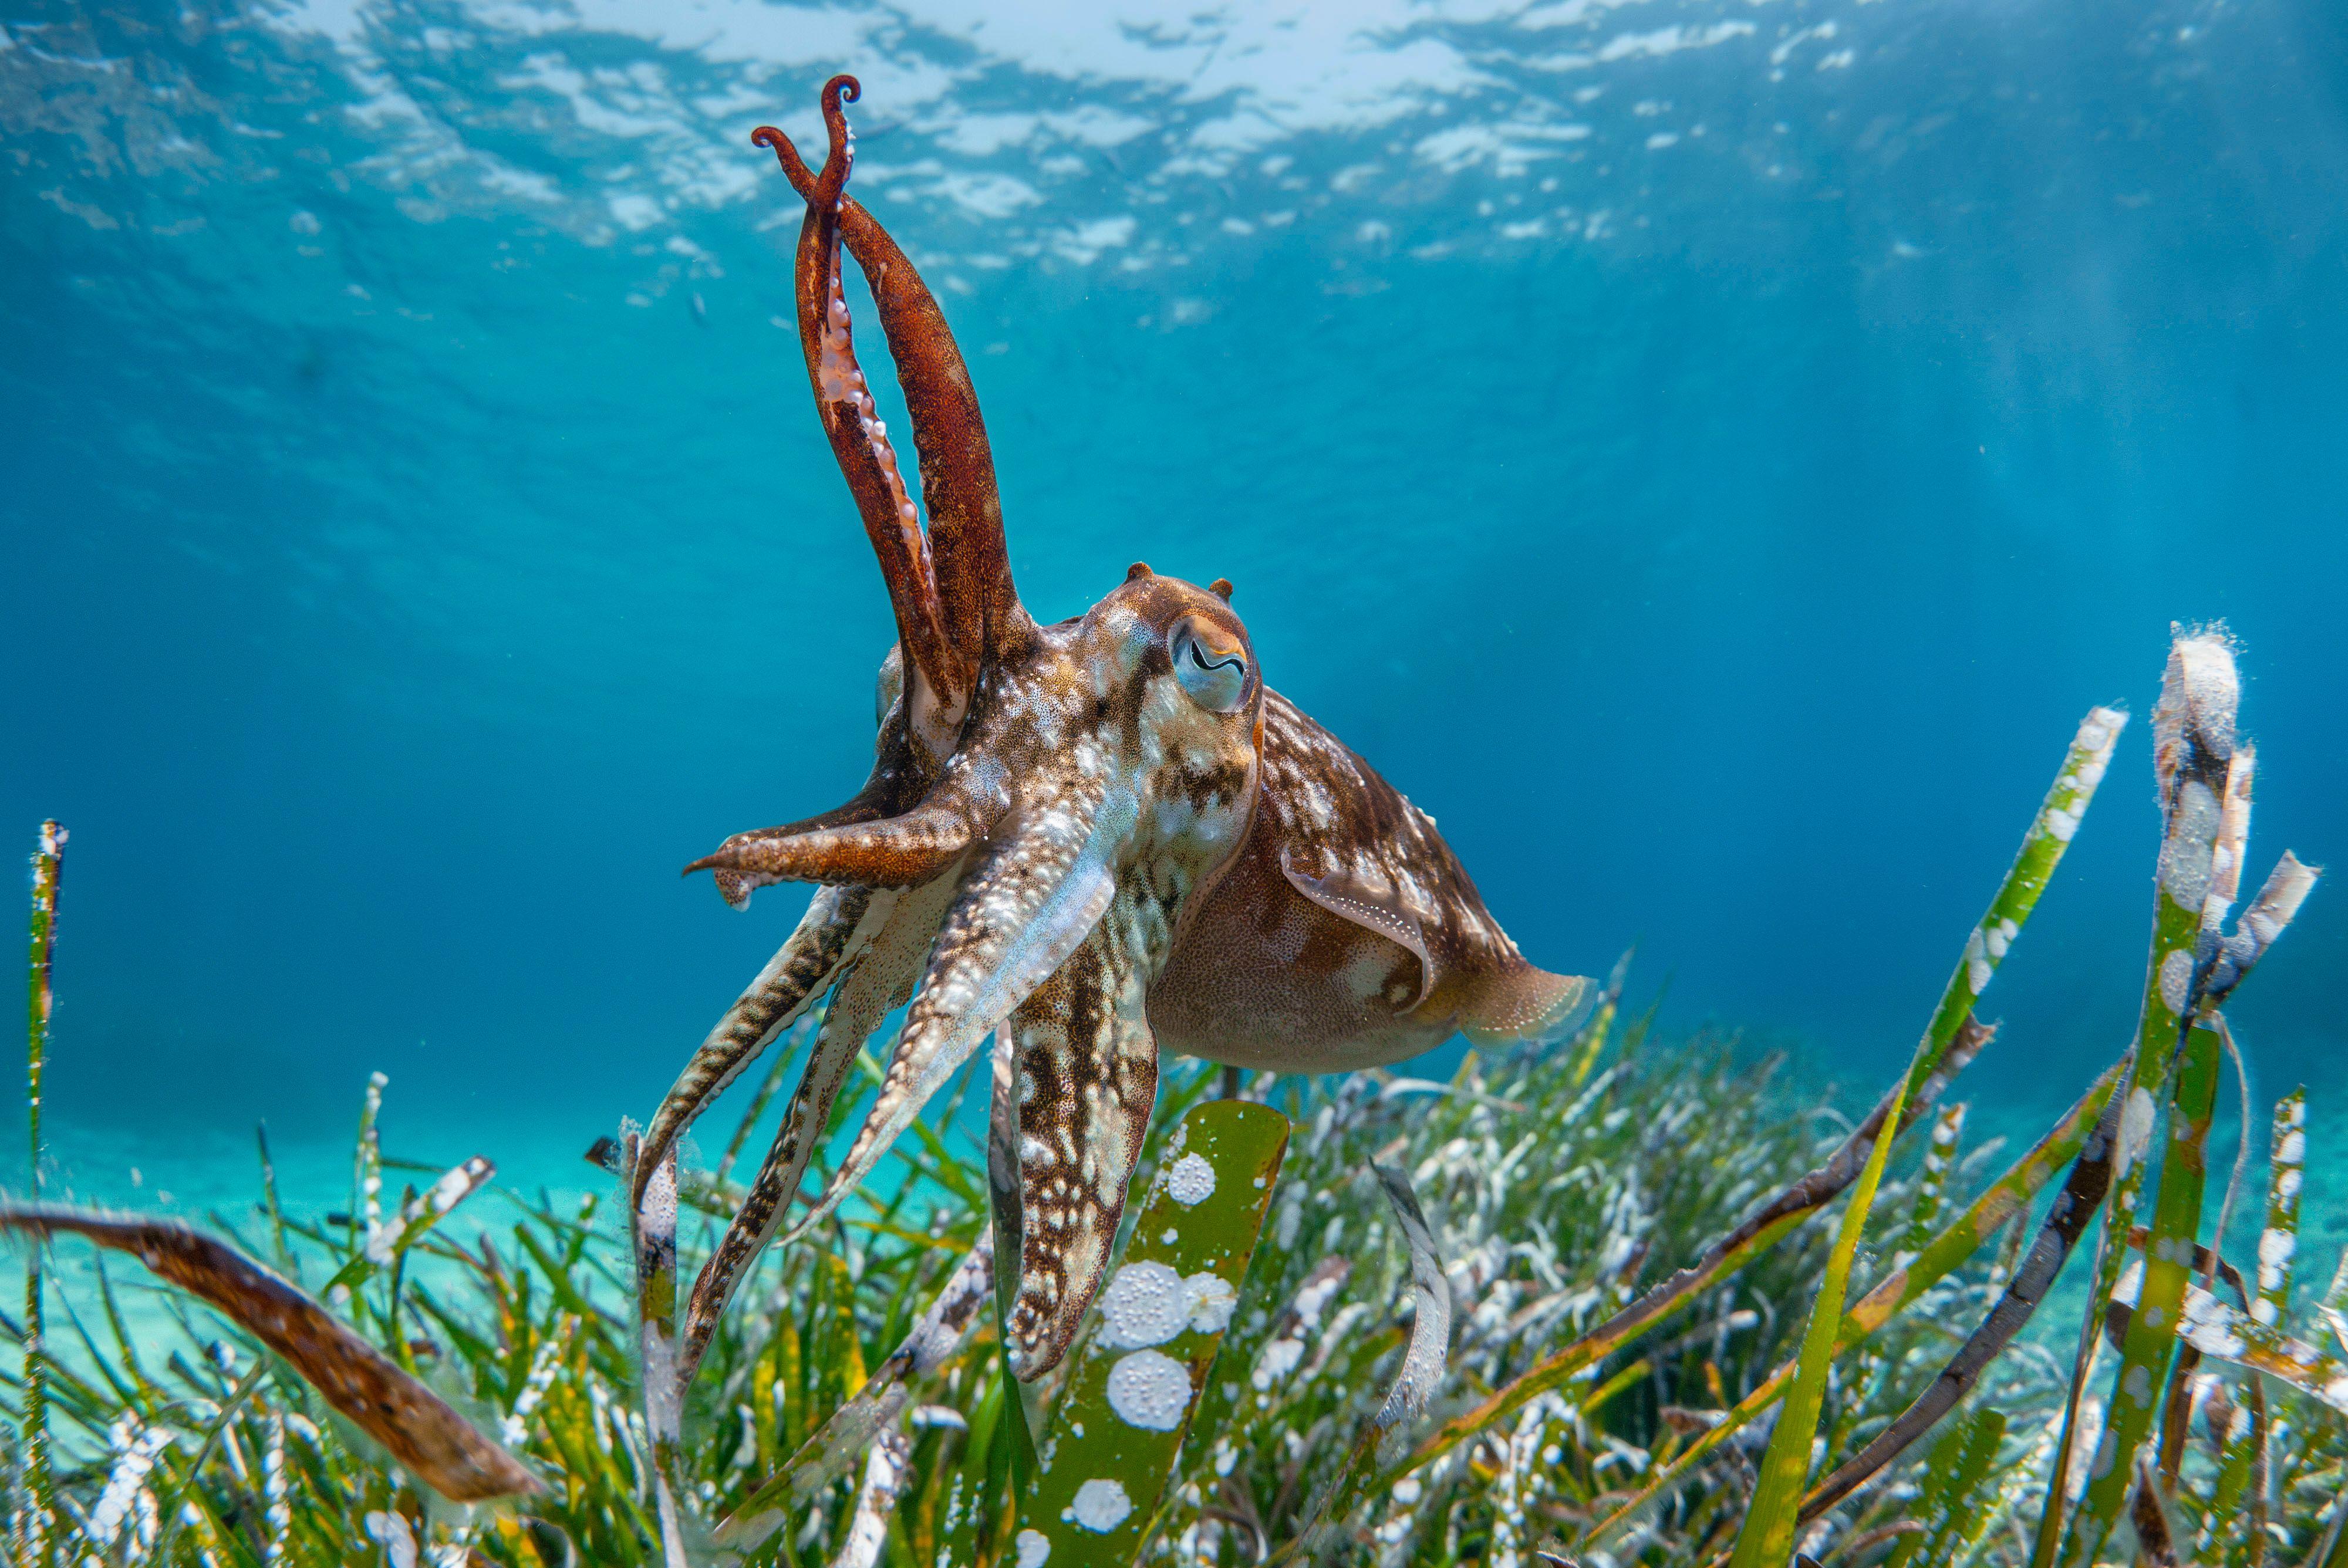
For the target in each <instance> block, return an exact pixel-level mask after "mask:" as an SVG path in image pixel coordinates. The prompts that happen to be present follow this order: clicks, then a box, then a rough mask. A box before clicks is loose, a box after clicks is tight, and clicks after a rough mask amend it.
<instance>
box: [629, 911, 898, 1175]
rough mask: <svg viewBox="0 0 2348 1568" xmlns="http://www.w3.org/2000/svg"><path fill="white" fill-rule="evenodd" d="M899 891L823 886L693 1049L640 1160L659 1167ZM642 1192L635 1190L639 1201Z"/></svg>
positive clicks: (845, 961) (847, 961) (830, 977)
mask: <svg viewBox="0 0 2348 1568" xmlns="http://www.w3.org/2000/svg"><path fill="white" fill-rule="evenodd" d="M897 897H898V895H897V894H895V893H893V892H880V893H876V892H874V891H873V890H872V889H871V888H869V887H819V888H818V889H817V890H816V895H815V897H813V898H812V899H810V900H809V901H808V907H807V913H806V914H805V915H803V916H801V917H800V918H799V923H798V926H797V927H794V928H793V929H792V931H791V934H790V936H789V937H788V938H787V939H786V940H785V941H784V943H783V945H782V947H781V948H780V949H779V950H778V951H777V952H776V954H775V956H774V957H773V958H771V959H769V960H768V961H767V967H766V968H764V969H762V970H760V971H759V974H758V978H757V979H755V980H753V981H751V982H750V985H749V987H748V989H745V990H744V991H743V993H742V994H741V995H740V996H739V997H737V998H736V999H735V1002H734V1005H733V1006H732V1007H730V1008H728V1009H726V1016H725V1017H724V1018H722V1019H719V1020H717V1027H716V1028H715V1029H713V1030H710V1031H709V1038H708V1039H706V1040H703V1041H702V1043H701V1049H700V1050H696V1051H695V1052H694V1053H693V1059H692V1060H691V1061H688V1062H686V1063H685V1071H683V1072H682V1073H680V1074H678V1075H677V1080H676V1082H675V1085H674V1086H673V1087H671V1088H670V1090H669V1091H668V1094H667V1096H666V1097H665V1098H664V1099H663V1100H662V1101H661V1104H660V1109H659V1110H658V1111H656V1112H654V1113H653V1120H652V1125H651V1126H649V1127H647V1128H645V1129H644V1144H643V1153H644V1155H646V1156H649V1157H644V1158H639V1159H638V1161H637V1162H636V1163H637V1168H638V1169H639V1170H640V1171H642V1172H644V1173H646V1174H645V1176H644V1178H643V1179H644V1181H649V1180H650V1179H651V1178H650V1174H649V1173H651V1172H652V1171H654V1169H656V1168H658V1166H659V1164H660V1163H661V1161H662V1159H663V1158H664V1156H666V1154H667V1153H668V1151H669V1146H670V1145H671V1144H673V1143H675V1142H676V1140H677V1139H678V1137H679V1136H681V1135H682V1134H683V1133H684V1132H685V1129H686V1128H687V1127H690V1126H691V1125H692V1124H693V1122H694V1120H695V1118H696V1117H698V1116H699V1115H700V1114H701V1113H702V1112H703V1111H704V1110H705V1109H707V1107H708V1106H709V1104H710V1102H712V1101H714V1100H716V1098H717V1097H718V1096H719V1095H720V1094H723V1093H724V1092H725V1091H726V1086H727V1085H728V1084H730V1083H732V1082H733V1081H734V1080H735V1079H736V1078H738V1077H740V1076H741V1073H742V1070H743V1069H744V1068H746V1067H747V1066H749V1065H750V1063H751V1062H753V1061H757V1059H758V1057H759V1055H760V1054H761V1053H763V1052H764V1051H765V1050H766V1049H767V1045H768V1044H770V1043H771V1042H772V1041H773V1040H774V1039H775V1037H776V1036H777V1035H778V1034H780V1033H781V1032H782V1031H783V1030H787V1029H788V1028H790V1026H791V1025H793V1024H795V1023H797V1022H798V1020H800V1019H801V1018H802V1017H804V1016H805V1015H806V1013H807V1010H808V1008H810V1007H812V1006H813V1005H814V1004H815V1002H816V1000H817V999H819V998H820V997H821V996H822V995H823V994H824V992H825V991H826V990H828V989H830V987H831V986H832V984H833V982H834V981H835V980H836V979H838V977H839V974H840V973H841V971H842V970H843V969H845V968H849V967H850V966H852V965H853V964H854V962H855V959H856V955H857V953H858V952H859V951H860V949H861V948H863V947H864V945H865V944H866V943H867V942H868V941H870V939H871V938H872V936H873V934H874V933H875V932H877V931H878V930H880V928H881V927H882V925H883V924H884V923H885V922H886V921H887V919H888V917H889V915H890V912H891V909H892V908H893V907H895V905H896V901H897ZM642 1197H643V1194H642V1193H641V1192H639V1193H637V1194H636V1198H637V1201H639V1202H641V1201H642Z"/></svg>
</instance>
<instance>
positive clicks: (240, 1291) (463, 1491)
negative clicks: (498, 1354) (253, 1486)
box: [0, 1206, 545, 1502]
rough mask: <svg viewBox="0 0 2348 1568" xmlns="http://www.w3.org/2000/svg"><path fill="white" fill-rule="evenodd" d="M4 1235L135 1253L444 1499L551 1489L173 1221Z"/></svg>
mask: <svg viewBox="0 0 2348 1568" xmlns="http://www.w3.org/2000/svg"><path fill="white" fill-rule="evenodd" d="M0 1230H10V1231H17V1232H21V1233H23V1234H26V1235H36V1236H50V1235H79V1236H84V1237H87V1238H88V1239H89V1240H91V1241H93V1242H96V1243H98V1245H100V1246H109V1247H113V1248H115V1249H117V1250H118V1251H121V1252H127V1253H129V1254H130V1255H133V1256H134V1257H137V1258H138V1259H139V1261H140V1262H141V1263H144V1264H145V1265H146V1266H148V1267H149V1268H150V1269H152V1270H153V1271H154V1272H155V1273H157V1274H159V1275H160V1276H162V1277H163V1278H165V1279H167V1280H169V1281H170V1282H171V1283H172V1284H173V1285H176V1286H180V1288H181V1289H182V1290H185V1291H187V1292H189V1293H190V1294H191V1295H194V1296H201V1297H202V1298H203V1299H204V1300H206V1301H208V1302H211V1304H212V1305H213V1306H214V1307H218V1308H220V1310H221V1311H222V1312H224V1313H226V1314H227V1315H228V1316H229V1317H232V1318H234V1319H235V1320H236V1321H237V1322H238V1323H240V1324H242V1325H243V1326H244V1327H245V1328H246V1329H247V1330H249V1331H250V1332H251V1333H252V1336H253V1337H255V1338H257V1339H259V1340H261V1341H262V1343H263V1344H265V1345H267V1346H268V1347H269V1348H271V1349H273V1350H274V1351H276V1352H277V1353H278V1354H279V1355H280V1356H283V1358H285V1359H286V1361H287V1362H288V1363H289V1364H290V1365H292V1367H293V1369H294V1370H295V1371H297V1372H299V1373H301V1374H302V1376H303V1377H304V1378H306V1379H308V1380H309V1382H310V1384H311V1385H312V1386H313V1387H314V1388H315V1389H317V1390H318V1392H319V1394H320V1395H321V1396H322V1397H323V1398H324V1399H325V1401H326V1403H328V1404H329V1405H332V1406H333V1407H334V1408H335V1409H336V1410H339V1411H340V1412H342V1414H344V1415H345V1416H346V1417H348V1418H349V1419H351V1420H353V1421H354V1422H355V1423H357V1425H358V1426H359V1427H360V1428H361V1429H362V1430H365V1431H366V1433H367V1435H368V1436H370V1437H372V1438H374V1439H375V1440H376V1441H377V1442H379V1443H381V1444H383V1446H384V1447H385V1448H386V1449H388V1450H391V1452H392V1454H393V1456H394V1457H396V1459H397V1460H399V1461H400V1462H401V1463H402V1464H404V1465H406V1466H407V1468H408V1469H410V1470H411V1471H415V1472H416V1474H417V1477H418V1478H419V1479H420V1480H422V1481H424V1482H425V1484H427V1486H430V1487H431V1488H432V1489H433V1490H434V1491H438V1492H439V1493H440V1494H441V1495H442V1496H444V1497H448V1498H452V1499H455V1500H456V1501H460V1502H469V1501H478V1500H480V1499H483V1498H490V1497H502V1496H506V1495H509V1494H511V1493H515V1492H535V1491H544V1490H545V1489H544V1487H542V1486H541V1484H540V1482H539V1481H538V1478H537V1477H535V1476H533V1475H531V1474H530V1472H529V1471H526V1470H524V1469H523V1468H522V1467H521V1465H520V1463H519V1462H518V1461H517V1460H515V1459H514V1457H513V1456H512V1455H511V1454H510V1453H508V1452H506V1450H503V1449H501V1448H499V1446H498V1445H497V1444H495V1443H493V1442H491V1441H490V1440H489V1439H487V1438H485V1437H483V1436H482V1435H481V1434H480V1433H479V1431H476V1430H474V1429H473V1426H472V1423H470V1422H469V1421H468V1420H466V1419H465V1418H464V1417H462V1416H460V1415H458V1413H457V1412H456V1411H455V1410H454V1409H450V1408H449V1406H448V1403H447V1402H446V1401H445V1400H443V1399H441V1398H440V1396H438V1394H435V1393H434V1392H433V1391H432V1390H431V1389H427V1388H426V1387H425V1386H424V1385H423V1384H422V1383H420V1382H418V1381H417V1379H416V1378H413V1377H410V1376H409V1375H408V1374H407V1373H406V1372H404V1371H402V1370H401V1369H400V1368H398V1367H396V1366H395V1365H394V1364H393V1363H392V1361H391V1359H390V1358H388V1357H386V1356H385V1355H384V1354H383V1352H381V1351H380V1350H377V1349H376V1348H375V1347H374V1346H372V1345H369V1344H368V1343H367V1342H366V1340H364V1339H362V1338H360V1337H358V1336H357V1335H355V1334H354V1333H352V1332H351V1330H350V1329H349V1328H347V1327H345V1326H344V1325H343V1323H342V1321H341V1320H340V1319H338V1318H336V1317H335V1316H334V1315H333V1314H331V1313H329V1312H328V1311H326V1309H325V1308H324V1307H320V1306H319V1305H318V1304H317V1303H316V1302H314V1301H313V1300H311V1299H310V1297H309V1296H305V1295H304V1294H303V1293H302V1292H301V1291H299V1290H296V1289H295V1288H294V1287H293V1286H291V1285H288V1284H286V1283H285V1281H283V1279H280V1278H279V1277H278V1276H276V1275H274V1274H272V1273H271V1272H269V1270H267V1269H265V1268H263V1267H262V1266H260V1265H259V1264H256V1263H254V1262H252V1260H251V1259H250V1258H247V1257H245V1256H244V1255H242V1254H241V1253H239V1252H238V1251H236V1250H235V1249H234V1248H233V1247H231V1246H228V1245H225V1244H223V1243H221V1242H217V1241H214V1240H213V1239H211V1237H210V1236H206V1235H199V1234H198V1233H197V1232H195V1231H192V1230H190V1229H188V1228H187V1227H186V1226H184V1225H175V1224H171V1223H169V1222H166V1221H161V1220H142V1219H137V1218H131V1217H126V1216H118V1215H111V1214H88V1213H85V1212H83V1211H81V1210H78V1209H67V1208H54V1207H47V1206H38V1207H29V1208H5V1209H0Z"/></svg>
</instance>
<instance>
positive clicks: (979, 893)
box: [784, 785, 1116, 1242]
mask: <svg viewBox="0 0 2348 1568" xmlns="http://www.w3.org/2000/svg"><path fill="white" fill-rule="evenodd" d="M1100 804H1101V798H1100V794H1099V791H1098V786H1097V785H1088V786H1086V787H1084V788H1080V789H1078V790H1076V791H1072V792H1071V793H1069V794H1066V795H1065V796H1064V797H1063V798H1062V799H1060V800H1059V801H1057V802H1056V803H1055V804H1054V805H1053V806H1052V807H1051V808H1050V809H1048V810H1042V809H1039V810H1036V811H1034V812H1031V813H1030V814H1029V815H1027V816H1026V817H1025V819H1023V820H1022V821H1021V822H1019V823H1018V824H1017V825H1015V826H1014V828H1013V830H1012V831H1011V832H1009V833H1007V834H1005V835H1003V836H1002V837H1000V838H999V839H997V840H996V841H995V842H994V843H993V844H991V845H988V847H987V849H986V852H985V857H984V858H983V859H982V860H981V861H980V862H979V864H978V866H977V869H975V870H974V871H973V872H972V873H971V875H970V876H969V877H968V878H967V879H966V880H965V881H964V882H963V886H962V888H961V890H960V891H959V892H957V893H956V894H955V896H954V901H953V907H952V908H951V909H950V910H949V911H948V912H947V914H946V918H945V924H944V927H943V928H942V930H940V931H939V933H938V940H937V946H936V948H934V949H933V950H932V952H931V954H930V962H929V968H928V971H927V972H926V973H925V974H924V975H923V976H922V986H921V989H920V990H919V991H918V992H916V993H915V994H914V997H913V1004H912V1006H911V1008H909V1009H906V1012H905V1027H904V1029H903V1030H902V1031H901V1033H900V1034H899V1035H898V1037H897V1050H896V1052H895V1054H894V1055H892V1056H891V1058H890V1061H889V1071H888V1073H887V1076H886V1077H885V1078H884V1079H883V1080H882V1081H881V1084H880V1093H879V1094H878V1095H877V1096H876V1097H875V1098H874V1100H873V1102H872V1108H871V1110H870V1111H869V1112H866V1114H865V1118H864V1125H863V1126H862V1127H861V1128H860V1129H859V1130H858V1132H857V1134H856V1140H855V1142H854V1143H852V1144H850V1147H849V1151H848V1156H847V1158H846V1159H844V1160H843V1161H841V1162H840V1167H839V1171H838V1172H836V1173H834V1174H833V1176H832V1179H831V1183H830V1184H829V1186H828V1187H826V1188H825V1189H824V1193H823V1195H822V1197H821V1198H819V1199H818V1200H817V1202H816V1203H815V1204H814V1205H813V1206H812V1207H810V1208H809V1209H808V1213H807V1214H805V1215H804V1216H802V1217H801V1218H800V1220H799V1222H798V1224H797V1225H794V1226H792V1227H791V1230H790V1232H789V1233H788V1235H786V1236H785V1237H784V1240H785V1241H786V1242H789V1241H795V1240H797V1239H798V1237H799V1236H801V1235H805V1234H806V1233H807V1232H808V1229H809V1228H810V1227H811V1226H813V1225H816V1224H818V1223H819V1222H820V1221H821V1220H822V1219H823V1218H824V1217H825V1216H826V1215H827V1214H830V1213H831V1211H832V1210H833V1209H835V1208H837V1207H839V1204H840V1203H841V1201H842V1200H844V1199H845V1198H846V1197H847V1196H848V1194H850V1193H852V1192H854V1191H855V1190H856V1189H857V1187H858V1186H859V1185H860V1184H862V1182H863V1181H864V1178H865V1177H867V1176H869V1175H870V1174H871V1173H872V1170H873V1167H875V1166H876V1165H878V1164H879V1163H880V1159H881V1156H883V1155H884V1154H886V1153H888V1152H889V1148H890V1145H891V1144H892V1143H895V1142H896V1141H897V1138H898V1135H899V1134H900V1133H901V1132H904V1130H905V1129H906V1128H907V1127H908V1126H911V1124H912V1121H913V1118H914V1117H915V1116H917V1115H919V1114H921V1110H922V1106H923V1105H925V1104H926V1103H928V1102H929V1099H930V1096H931V1095H932V1094H934V1093H936V1092H937V1091H938V1087H939V1086H940V1085H941V1084H942V1083H943V1082H944V1081H946V1079H947V1078H948V1077H949V1076H950V1075H951V1074H952V1073H953V1071H954V1070H955V1069H956V1068H958V1067H960V1066H961V1065H962V1064H963V1062H964V1061H967V1060H969V1057H970V1053H971V1052H972V1051H973V1050H976V1049H977V1048H978V1044H979V1042H980V1041H981V1040H984V1039H985V1038H986V1037H987V1036H988V1035H989V1034H991V1033H993V1032H994V1028H995V1026H996V1025H997V1024H999V1023H1001V1022H1002V1021H1003V1020H1004V1019H1005V1018H1007V1017H1009V1016H1010V1013H1011V1009H1014V1008H1015V1007H1017V1006H1018V1005H1019V1004H1020V1003H1021V1002H1022V1001H1025V999H1027V996H1028V993H1030V992H1031V991H1033V990H1035V988H1036V987H1037V986H1040V985H1042V984H1043V983H1044V981H1045V979H1048V978H1049V977H1050V976H1051V974H1052V972H1053V971H1054V970H1055V969H1057V968H1059V967H1060V966H1061V965H1062V964H1064V963H1066V961H1067V958H1068V955H1069V954H1070V953H1073V952H1074V951H1076V945H1077V944H1078V943H1079V942H1082V941H1083V940H1084V939H1085V936H1086V933H1087V932H1089V931H1090V930H1091V929H1092V928H1093V927H1094V925H1095V924H1096V923H1097V922H1098V921H1099V919H1100V917H1101V916H1102V915H1103V914H1104V913H1106V912H1107V909H1108V906H1109V899H1110V897H1111V896H1112V895H1113V894H1114V892H1115V890H1116V885H1115V882H1114V880H1113V878H1112V876H1111V875H1110V872H1109V869H1108V866H1107V864H1106V860H1107V845H1102V844H1098V843H1097V842H1096V837H1097V835H1096V834H1095V832H1094V827H1095V824H1096V821H1097V817H1098V816H1099V815H1100Z"/></svg>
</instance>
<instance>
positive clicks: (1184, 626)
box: [1166, 615, 1248, 713]
mask: <svg viewBox="0 0 2348 1568" xmlns="http://www.w3.org/2000/svg"><path fill="white" fill-rule="evenodd" d="M1166 651H1167V652H1168V653H1169V654H1171V655H1172V656H1173V660H1174V679H1176V680H1177V681H1179V682H1181V683H1182V690H1184V691H1185V692H1189V694H1190V700H1191V701H1192V702H1196V703H1198V704H1199V706H1200V707H1201V708H1204V709H1206V710H1207V711H1208V712H1214V713H1229V712H1233V711H1234V710H1236V709H1237V708H1238V707H1239V706H1240V704H1241V703H1242V702H1246V701H1247V694H1248V661H1247V649H1246V646H1245V645H1244V644H1242V643H1241V641H1239V639H1237V638H1235V637H1233V636H1232V635H1231V633H1230V632H1229V631H1227V630H1224V629H1222V628H1221V627H1219V626H1216V625H1213V624H1212V623H1210V622H1207V621H1202V620H1200V619H1199V618H1198V617H1196V616H1191V615H1186V616H1184V617H1183V618H1182V619H1181V620H1178V621H1176V622H1175V623H1174V630H1172V631H1170V632H1169V633H1168V634H1167V638H1166Z"/></svg>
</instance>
